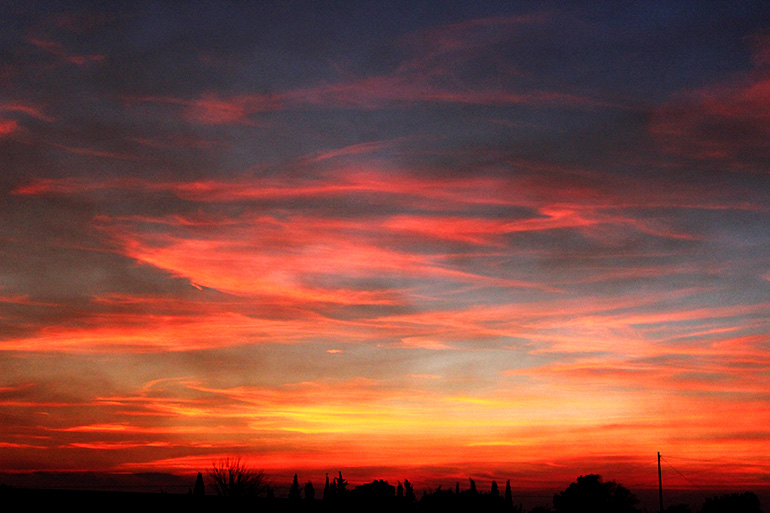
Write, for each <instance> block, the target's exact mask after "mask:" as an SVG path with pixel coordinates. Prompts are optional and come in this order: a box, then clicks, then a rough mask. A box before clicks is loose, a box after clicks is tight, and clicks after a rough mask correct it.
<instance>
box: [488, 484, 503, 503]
mask: <svg viewBox="0 0 770 513" xmlns="http://www.w3.org/2000/svg"><path fill="white" fill-rule="evenodd" d="M489 495H491V496H492V497H493V498H495V499H496V498H498V497H500V490H499V489H498V488H497V481H494V480H493V481H492V488H490V490H489Z"/></svg>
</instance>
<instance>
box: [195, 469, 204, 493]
mask: <svg viewBox="0 0 770 513" xmlns="http://www.w3.org/2000/svg"><path fill="white" fill-rule="evenodd" d="M204 495H206V486H205V485H204V484H203V474H202V473H201V472H198V477H196V478H195V488H194V489H193V496H194V497H203V496H204Z"/></svg>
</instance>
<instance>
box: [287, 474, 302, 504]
mask: <svg viewBox="0 0 770 513" xmlns="http://www.w3.org/2000/svg"><path fill="white" fill-rule="evenodd" d="M300 498H301V496H300V491H299V480H298V479H297V474H294V481H292V483H291V488H289V500H291V501H298V500H300Z"/></svg>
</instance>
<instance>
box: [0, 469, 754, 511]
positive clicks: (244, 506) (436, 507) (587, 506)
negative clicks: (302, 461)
mask: <svg viewBox="0 0 770 513" xmlns="http://www.w3.org/2000/svg"><path fill="white" fill-rule="evenodd" d="M259 475H260V476H262V477H264V475H263V474H259ZM226 481H227V480H225V482H226ZM234 482H237V479H236V480H235V481H234ZM220 484H221V483H220ZM257 489H258V490H259V491H260V493H259V494H258V495H252V496H245V495H222V494H220V495H217V494H216V493H214V492H215V490H221V487H220V488H216V487H214V486H211V485H208V486H205V485H204V480H203V475H202V474H201V473H199V474H198V476H197V477H196V480H195V483H194V486H192V487H191V488H190V490H189V492H188V493H187V494H184V495H183V494H166V493H158V494H148V493H127V492H103V491H102V492H97V491H94V492H88V491H67V490H29V489H16V488H12V487H8V486H0V501H1V502H0V503H2V504H6V505H12V504H13V505H16V506H15V507H16V509H23V510H32V511H38V510H40V511H46V510H47V511H54V510H64V509H67V508H68V507H72V508H75V509H76V510H77V511H79V512H86V513H87V512H91V511H94V512H96V511H100V512H101V511H113V510H118V511H134V512H138V513H152V512H155V511H158V512H160V511H163V512H164V513H167V512H168V511H190V512H206V513H208V512H211V513H218V512H228V511H233V512H236V511H237V512H254V513H352V512H359V511H361V512H383V513H385V512H397V513H454V512H456V513H461V512H462V513H464V512H469V513H484V512H488V513H524V512H525V510H524V508H523V507H522V506H521V505H520V504H518V503H516V501H515V497H516V493H515V490H514V489H512V487H511V483H510V481H507V482H506V485H505V490H504V491H503V492H501V490H500V487H499V486H498V484H497V482H495V481H492V482H491V484H490V485H489V488H488V489H483V490H482V489H481V487H479V486H477V484H476V482H475V481H474V480H473V479H468V481H467V483H465V484H464V485H462V486H461V484H460V483H459V482H458V483H456V484H455V486H454V487H452V488H447V489H444V488H442V487H441V486H439V487H438V488H436V489H430V490H425V491H422V492H421V493H420V494H419V497H418V496H417V494H415V491H414V488H413V486H412V484H411V483H410V482H409V480H407V479H404V480H403V481H398V482H397V483H396V484H395V485H394V484H391V483H388V482H387V481H384V480H381V479H380V480H374V481H372V482H371V483H366V484H362V485H358V486H354V487H351V486H350V485H349V484H348V482H347V480H346V479H344V478H343V476H342V473H338V475H337V476H335V477H334V478H332V479H329V477H328V476H327V478H326V482H325V484H324V488H323V492H322V495H321V496H320V497H319V496H318V495H319V494H317V493H316V491H315V486H314V485H313V483H312V482H310V481H307V482H305V484H304V486H301V485H300V479H299V476H298V475H296V474H295V476H294V479H293V481H292V484H291V487H290V488H289V492H288V495H283V496H276V494H275V490H274V487H273V486H271V485H270V484H269V483H268V482H267V481H263V482H261V483H260V487H259V488H256V489H252V491H253V490H257ZM527 511H528V513H637V512H638V513H641V509H640V508H639V501H638V500H637V498H636V497H635V496H634V494H633V493H631V491H630V490H628V489H627V488H625V487H624V486H622V485H620V484H618V483H616V482H615V481H603V480H602V479H601V477H600V476H598V475H595V474H589V475H586V476H580V477H578V478H577V480H576V481H575V482H573V483H572V484H570V485H569V486H568V487H567V488H566V489H565V490H564V491H562V492H559V493H557V494H555V495H554V496H553V504H552V506H551V505H542V506H538V507H535V508H532V509H529V510H527ZM648 511H650V512H657V511H658V509H657V508H651V509H649V510H648ZM664 513H762V509H761V506H760V501H759V498H758V497H757V495H755V494H754V493H752V492H744V493H732V494H724V495H719V496H714V497H711V498H708V499H706V500H705V502H704V503H703V505H702V506H701V508H700V509H691V508H690V507H689V506H687V505H681V504H678V505H670V506H668V507H667V508H666V509H665V510H664Z"/></svg>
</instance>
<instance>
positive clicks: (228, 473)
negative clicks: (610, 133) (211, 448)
mask: <svg viewBox="0 0 770 513" xmlns="http://www.w3.org/2000/svg"><path fill="white" fill-rule="evenodd" d="M209 478H210V479H211V482H212V485H211V486H212V487H213V488H214V491H215V492H216V493H217V495H222V496H224V497H256V496H258V495H262V494H263V493H265V492H266V491H267V489H268V488H269V487H268V483H267V480H266V479H265V474H264V473H263V472H262V471H257V470H253V469H251V468H249V467H247V466H246V465H245V464H243V462H241V460H240V459H238V458H235V459H231V458H225V459H223V460H219V461H216V462H214V464H213V465H212V467H211V470H209Z"/></svg>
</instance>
